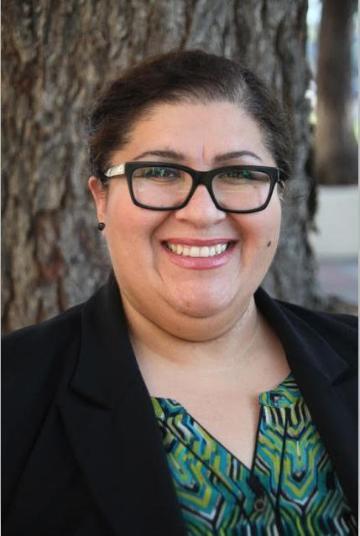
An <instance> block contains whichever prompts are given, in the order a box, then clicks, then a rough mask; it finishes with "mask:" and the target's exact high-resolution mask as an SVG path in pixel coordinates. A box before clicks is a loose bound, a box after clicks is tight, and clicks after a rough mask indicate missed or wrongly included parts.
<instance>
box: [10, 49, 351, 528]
mask: <svg viewBox="0 0 360 536" xmlns="http://www.w3.org/2000/svg"><path fill="white" fill-rule="evenodd" d="M288 140H289V136H288V132H287V130H286V125H285V122H284V119H283V116H282V114H281V111H280V109H279V106H278V104H277V103H276V102H275V101H274V100H273V99H272V98H271V97H270V95H269V94H268V92H267V91H266V89H265V88H264V86H263V85H262V83H261V82H260V81H259V80H258V79H257V78H256V77H255V76H254V75H253V74H252V73H250V72H249V71H247V70H245V69H243V68H242V67H240V66H239V65H236V64H235V63H233V62H231V61H229V60H226V59H224V58H219V57H216V56H212V55H208V54H205V53H203V52H198V51H189V52H178V53H170V54H168V55H164V56H161V57H159V58H156V59H153V60H151V61H149V62H148V63H144V64H141V65H139V66H138V67H135V68H133V69H131V70H130V71H128V72H127V73H126V74H125V75H124V76H123V77H122V78H120V79H119V80H117V81H115V82H114V83H113V84H112V85H111V86H110V87H109V88H108V89H107V91H106V92H105V93H104V94H103V95H102V97H101V98H100V99H99V101H98V102H97V105H96V107H95V109H94V111H93V113H92V117H91V128H90V159H91V166H92V173H93V175H92V176H91V178H90V179H89V188H90V191H91V193H92V195H93V198H94V201H95V205H96V212H97V218H98V222H99V223H98V227H99V230H101V231H102V232H103V235H104V239H105V241H106V243H107V246H108V250H109V253H110V257H111V262H112V267H113V275H112V276H111V277H110V279H109V281H108V283H107V284H106V285H105V286H104V287H103V288H102V289H100V291H99V292H98V293H96V294H95V296H93V297H92V298H91V299H90V300H89V301H88V302H86V303H85V304H82V305H80V306H77V307H75V308H73V309H70V310H69V311H67V312H66V313H64V314H62V315H60V316H58V317H56V318H54V319H52V320H50V321H48V322H45V323H43V324H41V325H40V326H36V327H30V328H26V329H24V330H20V331H18V332H16V333H14V334H12V335H10V336H9V337H8V338H7V339H6V343H5V348H6V352H7V354H8V355H9V359H8V361H6V367H7V369H8V376H7V378H8V379H7V380H6V385H5V388H6V390H8V391H9V394H8V398H7V402H6V405H5V407H6V408H8V410H9V414H10V419H9V420H8V430H7V432H6V433H5V442H6V446H5V448H6V450H5V451H4V458H5V460H6V464H7V468H6V475H5V477H6V481H5V486H6V488H5V491H4V495H5V498H6V500H7V505H6V507H5V509H4V513H5V515H6V519H7V521H6V522H7V525H6V527H7V534H8V535H10V534H36V535H42V534H44V535H45V534H46V535H48V534H51V535H57V534H59V535H60V534H61V535H63V534H66V535H68V534H71V535H72V534H76V535H85V534H86V535H87V536H88V535H107V534H109V535H110V534H119V535H120V534H121V535H125V534H126V535H131V536H133V535H166V536H168V535H177V534H179V535H180V534H186V533H188V534H351V533H355V531H356V528H355V526H356V525H355V516H354V511H355V508H356V476H355V475H356V471H355V469H354V464H355V459H356V454H355V453H356V447H355V442H356V433H355V422H356V417H355V412H356V410H355V407H356V404H355V400H356V394H355V393H356V387H355V385H356V384H355V372H354V361H355V358H354V356H355V321H354V319H352V318H351V317H348V316H343V315H337V316H330V315H327V314H321V313H314V312H311V311H308V310H305V309H303V308H301V307H297V306H294V305H290V304H286V303H280V302H277V301H275V300H273V299H271V298H270V297H269V296H268V295H267V294H266V293H265V292H264V291H263V290H262V289H261V288H259V287H260V284H261V282H262V280H263V278H264V276H265V274H266V273H267V271H268V269H269V266H270V264H271V261H272V259H273V256H274V253H275V251H276V246H277V243H278V239H279V232H280V220H281V200H280V198H281V195H282V191H283V188H284V183H285V182H286V180H287V179H288V176H289V172H290V167H289V161H290V158H289V142H288Z"/></svg>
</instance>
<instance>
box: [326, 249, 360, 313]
mask: <svg viewBox="0 0 360 536" xmlns="http://www.w3.org/2000/svg"><path fill="white" fill-rule="evenodd" d="M318 262H319V283H320V286H321V288H322V289H323V291H324V292H325V293H326V294H333V295H336V296H339V297H340V298H343V299H344V300H346V301H347V302H349V303H351V304H355V305H356V304H357V303H358V263H357V258H356V257H345V258H338V257H336V258H331V257H322V258H319V259H318Z"/></svg>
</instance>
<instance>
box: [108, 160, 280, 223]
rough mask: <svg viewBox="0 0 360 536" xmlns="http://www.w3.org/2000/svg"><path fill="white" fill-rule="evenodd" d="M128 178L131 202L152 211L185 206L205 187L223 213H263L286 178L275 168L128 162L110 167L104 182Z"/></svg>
mask: <svg viewBox="0 0 360 536" xmlns="http://www.w3.org/2000/svg"><path fill="white" fill-rule="evenodd" d="M124 175H125V176H126V178H127V183H128V187H129V192H130V196H131V199H132V201H133V203H134V204H135V205H137V206H138V207H142V208H146V209H150V210H177V209H180V208H183V207H185V206H186V204H187V203H188V202H189V201H190V199H191V197H192V195H193V194H194V192H195V190H196V188H197V187H198V186H199V185H200V184H203V185H204V186H205V187H206V189H207V191H208V192H209V194H210V197H211V199H212V200H213V202H214V205H215V206H216V207H217V208H218V209H220V210H223V211H224V212H236V213H250V212H258V211H260V210H264V209H265V208H266V207H267V205H268V204H269V202H270V199H271V196H272V193H273V191H274V187H275V185H276V183H280V184H283V181H284V180H285V176H284V174H283V172H282V171H281V170H280V169H278V168H275V167H266V166H226V167H220V168H216V169H211V170H209V171H195V170H194V169H191V168H189V167H187V166H182V165H180V164H169V163H163V162H126V163H124V164H118V165H116V166H113V167H111V168H109V169H108V170H107V171H106V172H105V173H104V180H103V182H106V181H107V179H111V178H116V177H121V176H124Z"/></svg>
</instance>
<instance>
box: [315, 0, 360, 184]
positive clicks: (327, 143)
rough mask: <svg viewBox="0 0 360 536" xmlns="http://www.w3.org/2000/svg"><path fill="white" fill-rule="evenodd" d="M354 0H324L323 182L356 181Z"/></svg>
mask: <svg viewBox="0 0 360 536" xmlns="http://www.w3.org/2000/svg"><path fill="white" fill-rule="evenodd" d="M355 9H356V2H355V1H354V0H341V1H339V0H324V1H323V12H322V17H321V27H320V40H319V59H318V74H317V87H318V105H317V125H316V132H315V176H316V178H317V179H318V181H319V182H320V183H322V184H349V183H350V184H351V183H352V184H356V183H357V177H358V158H357V157H358V151H357V143H356V139H355V135H354V131H353V125H352V111H351V73H352V69H351V38H352V19H353V15H354V11H355Z"/></svg>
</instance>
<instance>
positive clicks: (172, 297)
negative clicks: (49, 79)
mask: <svg viewBox="0 0 360 536" xmlns="http://www.w3.org/2000/svg"><path fill="white" fill-rule="evenodd" d="M169 58H170V56H165V59H164V60H163V61H164V63H165V64H166V66H167V67H166V69H165V71H166V72H168V71H169V72H170V71H171V62H170V61H169ZM174 58H175V59H176V61H175V60H174V61H175V63H176V62H178V63H179V62H180V63H181V62H183V63H184V64H186V59H187V58H191V61H190V63H191V64H192V65H194V60H195V59H196V58H197V59H198V61H200V62H201V61H203V62H207V65H208V66H209V65H210V64H211V63H212V61H213V62H214V63H215V64H216V65H217V68H218V70H216V69H215V67H214V72H213V73H212V75H207V78H209V77H210V78H211V77H213V81H214V87H215V86H216V84H215V81H216V78H217V77H218V76H219V74H220V67H219V64H222V62H225V63H226V62H227V61H228V60H223V59H221V58H216V57H212V56H210V57H208V56H207V55H204V54H203V53H197V52H196V53H184V54H183V56H182V55H181V54H179V55H178V56H177V55H175V56H174ZM211 58H213V59H211ZM161 64H162V61H161V59H159V60H157V61H156V62H154V63H153V64H147V65H146V67H144V68H142V67H141V66H140V67H138V68H137V71H135V72H137V74H136V76H135V75H128V78H125V80H121V81H118V82H116V83H115V84H113V86H112V87H111V89H110V92H109V93H108V95H107V96H106V95H105V97H104V98H103V100H102V101H100V103H99V105H98V108H97V111H95V113H94V117H95V120H93V125H94V124H96V122H97V124H98V129H99V130H98V133H99V134H98V140H97V141H96V128H95V129H94V130H93V133H92V143H93V148H94V147H95V146H97V147H98V148H97V150H96V151H95V150H94V152H93V165H94V176H93V177H91V179H90V181H89V186H90V189H91V192H92V194H93V196H94V199H95V202H96V208H97V215H98V219H99V220H100V221H104V222H105V224H106V228H105V231H104V234H105V238H106V241H107V244H108V248H109V252H110V256H111V260H112V264H113V268H114V272H115V275H116V278H117V281H118V283H119V286H120V289H121V292H122V297H123V300H124V303H125V306H126V307H127V308H128V309H129V308H130V309H131V310H133V311H136V314H138V315H140V316H142V317H144V318H146V319H148V320H150V321H151V322H152V323H153V324H156V325H158V326H161V327H162V328H163V329H165V330H167V331H168V332H171V333H173V334H176V335H180V336H183V337H185V338H188V339H190V340H203V339H204V338H205V339H206V338H207V337H212V336H216V335H217V334H220V333H222V332H224V331H225V330H227V329H229V326H230V325H233V324H234V323H235V322H236V320H237V318H239V315H240V316H241V314H242V313H243V312H244V311H245V310H246V308H247V307H248V306H249V303H250V301H251V298H252V296H253V293H254V291H255V290H256V288H257V287H258V286H259V284H260V283H261V281H262V279H263V277H264V275H265V274H266V272H267V270H268V268H269V266H270V263H271V261H272V258H273V256H274V253H275V250H276V246H277V242H278V237H279V230H280V219H281V208H280V202H279V198H278V194H277V191H276V189H275V190H274V193H273V195H272V197H271V200H270V202H269V204H268V206H267V207H266V208H264V210H261V211H259V212H254V213H243V214H242V213H240V214H239V213H231V212H230V213H228V212H225V211H224V210H221V209H220V208H219V207H218V206H216V205H215V204H214V202H213V199H212V198H211V195H210V191H209V190H208V189H207V188H206V186H205V185H204V184H200V185H199V186H197V188H196V189H195V190H194V192H193V195H192V197H191V199H190V200H189V201H188V203H187V204H186V205H185V206H181V207H180V208H179V207H178V208H177V209H176V210H162V211H156V210H147V209H144V208H141V207H139V206H137V205H136V204H134V203H133V201H132V199H131V196H130V191H129V188H128V184H127V180H126V178H125V177H124V176H117V177H114V178H113V179H110V180H109V181H108V187H107V188H106V189H104V188H103V185H102V182H101V180H99V178H100V179H102V180H103V179H105V178H106V175H105V173H106V170H107V168H112V167H114V166H119V165H120V164H124V163H126V162H136V163H137V165H138V164H139V163H140V162H143V161H144V160H145V161H146V162H149V161H150V162H151V163H153V164H154V165H155V166H154V169H155V168H156V169H157V168H158V167H159V166H156V164H159V163H160V162H161V163H164V162H166V163H167V165H168V167H170V168H171V165H174V164H175V167H176V165H178V166H180V167H181V166H185V167H186V168H191V169H193V170H196V171H198V172H199V171H200V172H206V171H209V170H213V169H217V168H226V169H230V172H226V173H225V179H224V175H223V174H221V178H220V179H219V183H221V181H222V180H224V183H225V186H226V188H228V185H230V189H231V188H235V189H236V190H234V195H235V193H236V195H237V196H238V197H237V199H238V200H239V201H238V202H239V203H242V202H243V201H242V197H241V196H240V197H239V191H240V190H238V185H239V183H238V181H237V178H238V177H239V175H238V171H237V170H238V169H240V168H239V166H243V167H245V168H247V169H250V168H251V169H254V166H262V167H263V168H264V169H265V168H269V167H270V168H276V167H277V166H279V163H280V162H281V161H282V160H281V159H280V157H279V158H278V159H276V157H275V154H277V153H276V151H278V150H279V149H278V148H277V149H276V150H275V149H274V148H273V146H272V145H271V139H270V138H269V136H270V134H269V133H270V130H269V133H267V134H266V135H265V134H264V132H268V131H264V128H263V127H261V126H260V119H258V120H256V119H254V114H253V113H251V112H250V111H249V103H248V102H247V104H245V105H242V104H241V102H242V101H241V102H240V101H239V100H236V99H235V97H236V84H235V82H233V89H232V91H230V88H231V84H230V82H229V84H227V83H225V82H226V81H227V79H226V77H223V78H222V80H221V81H220V83H219V84H218V86H219V87H218V89H217V93H216V92H215V89H213V90H212V93H211V92H210V89H209V90H208V93H207V97H205V93H204V91H205V89H204V88H205V86H206V84H205V81H204V85H203V87H202V89H201V91H202V93H199V91H200V89H199V87H198V89H197V91H198V93H197V94H195V93H194V92H193V93H189V92H188V93H186V94H185V93H182V94H181V98H180V93H179V89H178V90H177V91H178V92H177V93H176V97H175V93H171V94H170V93H169V92H168V93H167V95H168V97H167V98H166V99H165V98H164V93H161V92H160V93H161V95H160V93H159V92H155V91H154V88H153V86H151V85H150V88H149V95H150V96H151V95H152V96H153V100H151V99H150V97H149V96H147V97H146V98H145V102H146V104H143V105H142V106H140V101H139V106H138V107H135V111H134V110H132V111H127V113H128V118H127V119H125V116H126V113H125V111H124V112H122V113H123V115H121V113H120V112H119V108H117V107H116V106H117V105H116V106H115V104H114V117H112V116H111V102H116V101H117V100H121V101H122V103H123V105H124V102H125V101H124V98H123V97H124V94H127V95H128V98H129V101H131V100H132V98H133V96H132V95H131V91H130V88H131V90H132V91H135V93H136V84H135V83H134V80H135V79H136V80H137V81H138V83H140V81H141V80H142V81H143V83H144V84H145V78H146V79H147V80H149V77H150V78H151V76H150V74H151V71H152V70H153V71H154V73H153V74H152V76H153V78H154V79H156V78H157V76H159V77H160V78H163V77H164V76H165V75H164V74H158V73H157V68H158V67H159V65H161ZM149 65H150V66H151V65H152V67H150V66H149ZM232 65H233V64H232V63H231V62H230V65H229V69H230V67H231V66H232ZM154 66H156V69H155V67H154ZM142 69H144V70H145V72H146V73H147V76H146V77H145V78H142V76H141V73H142ZM233 69H235V67H233ZM178 70H179V66H178V67H177V68H175V67H174V72H177V71H178ZM160 71H161V69H160ZM230 71H231V69H230ZM230 71H229V73H228V75H229V76H230V74H231V73H230ZM233 76H235V75H233ZM247 76H248V78H249V79H251V80H252V78H251V75H250V74H247ZM129 77H130V79H131V82H130V83H129V84H130V86H129V87H127V82H126V80H128V79H129ZM165 78H166V79H171V76H170V74H169V73H168V74H167V75H166V76H165ZM178 78H179V79H182V81H183V84H184V86H185V84H186V79H185V77H184V75H183V74H182V75H181V76H180V75H179V77H178ZM178 78H177V77H176V76H175V75H174V79H175V80H178ZM205 78H206V76H205V74H204V79H205ZM198 79H199V80H200V81H201V76H198ZM254 84H255V82H254ZM168 85H169V81H168ZM228 85H229V87H228ZM255 85H256V84H255ZM140 86H141V87H140V90H139V92H140V93H141V94H142V95H145V96H146V91H145V88H144V87H143V84H140ZM116 87H119V95H118V96H117V95H116ZM177 87H178V88H179V83H178V84H177ZM206 87H207V86H206ZM221 88H222V91H223V92H224V95H225V91H226V92H227V93H226V95H227V98H226V97H225V96H224V95H222V94H221V93H220V89H221ZM240 93H241V94H242V95H245V93H244V91H242V89H241V88H240V89H239V91H238V94H240ZM159 95H160V96H162V98H160V97H159ZM229 95H230V97H231V95H232V99H230V97H229ZM200 96H201V98H200ZM134 98H139V95H138V94H136V95H135V97H134ZM243 98H244V99H245V96H244V97H243ZM125 100H126V99H125ZM244 102H245V101H244ZM104 103H105V104H104ZM124 110H125V108H124ZM139 110H140V111H139ZM134 113H135V115H134ZM259 114H260V112H259ZM135 116H136V119H135ZM265 116H266V114H265ZM101 117H102V118H103V119H102V120H101ZM105 117H107V119H106V120H105ZM121 117H123V118H124V122H123V123H121V120H120V118H121ZM129 117H131V118H132V119H131V121H130V119H129ZM259 117H260V115H259ZM262 117H264V113H263V116H262ZM96 118H97V119H96ZM270 119H271V118H270V117H269V120H267V119H266V121H268V122H267V124H271V120H270ZM101 121H102V126H99V125H100V124H101ZM273 121H275V119H274V118H273ZM105 133H107V135H106V136H104V134H105ZM94 140H95V141H94ZM101 140H102V141H101ZM273 140H274V143H275V142H278V140H275V138H273ZM101 144H102V145H101ZM100 146H102V149H100ZM96 155H99V156H98V157H96ZM96 162H97V163H96ZM284 162H285V161H284ZM284 165H285V164H283V167H284ZM97 166H98V167H97ZM234 167H235V168H236V170H235V171H236V177H235V176H234V175H233V172H234ZM96 169H98V171H96ZM242 169H243V168H241V181H240V185H241V184H243V183H245V184H246V185H248V184H249V182H250V183H251V187H252V185H253V183H254V188H255V189H258V187H259V181H257V180H255V181H253V180H252V179H253V176H252V175H251V177H250V178H249V179H247V178H246V176H244V175H243V174H242ZM275 171H276V170H275ZM95 172H96V175H95ZM155 175H156V177H155V182H156V187H157V188H158V187H160V188H163V187H164V183H166V188H168V187H169V185H170V188H172V186H171V185H172V178H173V177H174V182H175V184H177V183H178V175H177V173H176V169H175V173H174V175H170V179H171V180H168V177H166V181H164V180H163V176H161V175H157V172H156V173H155ZM153 176H154V170H153V169H152V170H151V177H153ZM181 176H183V175H181ZM254 177H255V178H257V175H256V176H254ZM147 179H148V175H146V174H145V175H142V176H141V177H140V184H141V188H147V185H148V180H147ZM190 181H191V179H190ZM262 184H263V183H262V182H261V181H260V187H259V188H260V189H262V187H263V186H262ZM184 188H185V186H184ZM246 188H247V186H246ZM230 201H231V200H230ZM230 201H229V202H230ZM235 204H236V203H235Z"/></svg>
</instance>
